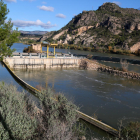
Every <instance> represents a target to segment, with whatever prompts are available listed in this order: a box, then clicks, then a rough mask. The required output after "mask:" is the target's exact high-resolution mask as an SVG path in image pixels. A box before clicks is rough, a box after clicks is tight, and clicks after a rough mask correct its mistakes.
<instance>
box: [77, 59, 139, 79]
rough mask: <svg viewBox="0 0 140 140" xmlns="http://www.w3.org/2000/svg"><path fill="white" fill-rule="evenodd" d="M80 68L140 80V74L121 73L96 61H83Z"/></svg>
mask: <svg viewBox="0 0 140 140" xmlns="http://www.w3.org/2000/svg"><path fill="white" fill-rule="evenodd" d="M79 67H80V68H83V69H87V70H97V71H101V72H107V73H109V74H114V75H118V76H121V77H127V78H131V79H140V74H139V73H135V72H130V71H128V72H124V71H120V70H114V69H113V68H111V67H107V66H105V65H103V64H100V63H98V62H97V61H96V60H89V59H81V60H80V64H79Z"/></svg>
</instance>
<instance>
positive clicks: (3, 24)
mask: <svg viewBox="0 0 140 140" xmlns="http://www.w3.org/2000/svg"><path fill="white" fill-rule="evenodd" d="M8 13H9V9H7V5H6V4H4V2H3V0H1V1H0V57H1V58H0V59H1V60H2V59H3V58H4V56H11V55H12V52H14V51H15V49H10V48H11V46H12V45H13V43H15V42H17V41H18V36H19V35H20V33H19V32H18V29H16V30H12V28H13V23H12V22H11V19H9V20H6V19H7V14H8Z"/></svg>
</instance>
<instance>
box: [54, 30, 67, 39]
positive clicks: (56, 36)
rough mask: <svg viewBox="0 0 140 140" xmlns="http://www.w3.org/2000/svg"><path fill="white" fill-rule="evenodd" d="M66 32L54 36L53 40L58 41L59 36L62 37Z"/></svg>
mask: <svg viewBox="0 0 140 140" xmlns="http://www.w3.org/2000/svg"><path fill="white" fill-rule="evenodd" d="M67 31H68V30H63V31H62V32H60V33H59V34H57V35H55V36H54V37H53V39H54V40H56V39H58V38H59V37H60V36H61V35H63V34H64V33H65V32H67Z"/></svg>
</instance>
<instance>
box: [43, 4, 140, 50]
mask: <svg viewBox="0 0 140 140" xmlns="http://www.w3.org/2000/svg"><path fill="white" fill-rule="evenodd" d="M138 36H140V10H137V9H133V8H121V7H119V6H118V5H116V4H114V3H104V4H103V5H102V6H100V7H99V8H98V10H96V11H83V12H82V13H80V14H78V15H77V16H75V17H74V18H73V19H72V20H71V21H70V22H69V23H68V24H67V25H66V26H64V27H63V28H62V29H60V30H59V31H56V32H53V33H52V35H51V36H49V37H47V38H46V41H49V40H52V39H53V40H55V41H58V43H60V42H61V43H63V44H66V43H68V44H69V43H70V44H71V43H74V44H78V45H84V46H91V47H94V48H99V47H100V46H102V47H104V46H105V47H108V46H109V45H110V44H115V45H116V46H117V48H119V47H120V48H121V49H122V48H123V49H125V48H126V49H127V50H128V49H130V47H132V46H133V45H134V44H136V43H137V42H140V37H139V38H138ZM44 39H45V38H44ZM125 44H127V47H126V45H125ZM112 47H114V45H112Z"/></svg>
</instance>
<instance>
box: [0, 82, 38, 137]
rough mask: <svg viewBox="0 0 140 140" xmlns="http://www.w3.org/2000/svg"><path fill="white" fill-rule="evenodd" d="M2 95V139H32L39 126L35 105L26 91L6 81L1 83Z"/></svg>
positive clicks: (0, 103)
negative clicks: (19, 90) (21, 90)
mask: <svg viewBox="0 0 140 140" xmlns="http://www.w3.org/2000/svg"><path fill="white" fill-rule="evenodd" d="M0 97H1V100H0V120H1V123H0V139H1V140H7V139H13V138H14V139H27V138H28V139H30V138H31V137H32V136H33V135H34V132H35V129H36V128H37V122H36V119H35V117H34V116H33V114H34V112H33V110H34V109H33V108H34V105H33V104H32V105H31V104H30V101H29V99H27V98H26V96H25V94H24V93H19V92H17V89H16V88H15V87H14V86H12V85H6V84H4V83H0ZM29 106H30V107H29ZM29 111H30V113H29Z"/></svg>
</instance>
